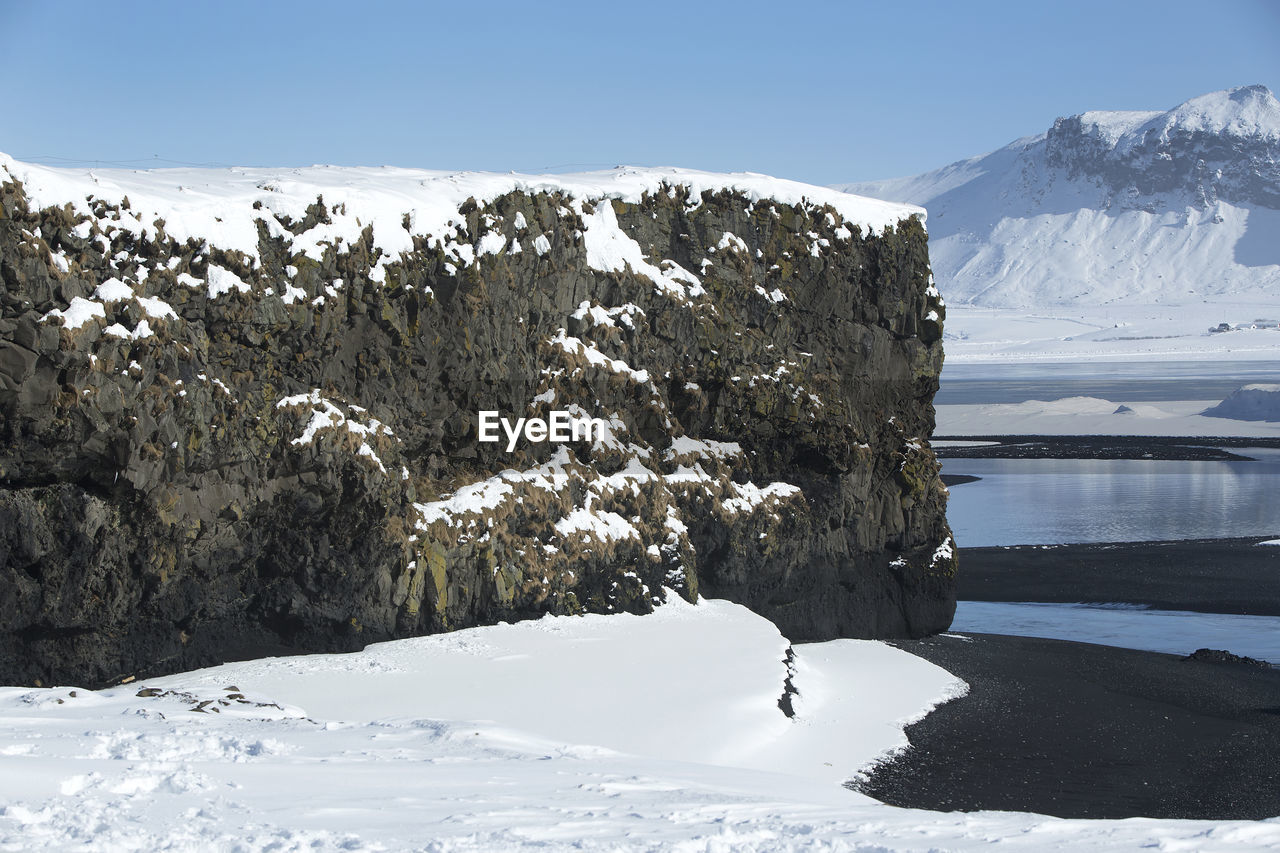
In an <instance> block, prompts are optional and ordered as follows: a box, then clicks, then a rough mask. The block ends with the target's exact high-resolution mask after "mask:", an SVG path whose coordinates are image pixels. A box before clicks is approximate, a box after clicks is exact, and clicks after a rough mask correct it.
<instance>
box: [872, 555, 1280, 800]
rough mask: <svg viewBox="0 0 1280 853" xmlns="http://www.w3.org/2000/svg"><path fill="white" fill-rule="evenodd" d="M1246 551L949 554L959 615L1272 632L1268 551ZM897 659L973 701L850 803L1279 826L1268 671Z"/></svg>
mask: <svg viewBox="0 0 1280 853" xmlns="http://www.w3.org/2000/svg"><path fill="white" fill-rule="evenodd" d="M1258 541H1260V539H1259V538H1257V537H1255V538H1250V539H1222V540H1194V541H1186V542H1144V543H1122V544H1110V545H1063V546H1052V547H1045V546H1021V547H1011V548H968V549H964V548H962V549H961V550H960V567H961V568H960V596H959V597H960V598H961V599H962V600H977V601H1048V602H1077V601H1088V602H1128V603H1133V604H1146V605H1151V606H1154V607H1159V608H1167V609H1181V610H1198V611H1205V612H1221V613H1241V614H1254V615H1280V547H1277V546H1259V545H1257V544H1256V543H1257V542H1258ZM895 645H897V646H899V647H900V648H903V649H905V650H907V651H909V652H911V653H912V654H916V655H919V656H921V657H923V658H925V659H927V660H930V661H932V662H934V663H936V664H938V665H939V666H941V667H943V668H945V669H947V670H948V671H950V672H952V673H954V674H956V675H957V676H959V677H960V678H963V679H964V680H965V681H966V682H968V683H969V685H970V693H969V695H968V696H966V697H963V698H961V699H958V700H956V701H953V702H950V703H948V704H947V705H944V706H942V707H940V708H938V709H937V710H935V711H934V712H933V713H931V714H930V715H929V716H928V717H926V718H925V719H924V720H922V721H921V722H919V723H917V724H915V725H913V726H910V727H909V728H908V729H907V735H908V738H909V739H910V741H911V748H910V749H909V750H908V751H907V752H906V753H904V754H903V755H901V756H900V757H898V758H897V759H896V760H894V761H893V762H890V763H888V764H885V765H882V766H881V767H879V768H878V769H877V770H876V771H875V772H874V773H873V774H871V776H870V778H869V779H868V780H867V781H865V783H864V784H862V785H860V786H859V788H858V789H859V790H861V791H863V792H865V793H867V794H870V795H871V796H874V797H876V798H878V799H881V800H883V801H884V802H886V803H890V804H892V805H900V806H910V807H913V808H929V809H941V810H965V811H970V810H980V809H1011V810H1018V811H1034V812H1040V813H1043V814H1050V815H1055V816H1059V817H1088V818H1121V817H1137V816H1144V817H1163V818H1202V819H1258V818H1267V817H1274V816H1277V815H1280V669H1275V668H1260V667H1256V666H1248V665H1242V664H1228V663H1219V664H1215V663H1207V662H1202V661H1184V660H1182V659H1181V658H1178V657H1176V656H1172V655H1165V654H1157V653H1154V652H1143V651H1134V650H1130V649H1120V648H1114V647H1110V646H1099V645H1090V644H1086V643H1074V642H1066V641H1062V640H1046V639H1035V638H1026V637H1009V636H999V635H993V634H972V635H963V636H960V635H943V636H940V637H931V638H927V639H923V640H916V641H900V642H895Z"/></svg>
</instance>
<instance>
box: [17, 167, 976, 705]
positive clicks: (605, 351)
mask: <svg viewBox="0 0 1280 853" xmlns="http://www.w3.org/2000/svg"><path fill="white" fill-rule="evenodd" d="M10 162H11V161H10ZM0 165H3V164H2V163H0ZM241 174H242V173H241V172H236V173H235V175H236V176H239V175H241ZM214 177H216V176H214ZM79 180H80V185H79V186H78V188H77V189H76V191H75V192H79V193H80V194H79V195H75V192H72V191H70V190H68V191H67V195H66V197H65V199H60V200H59V201H58V205H61V206H56V205H53V204H49V203H48V196H47V193H48V191H47V190H45V195H42V196H40V198H41V199H42V200H43V202H44V203H43V204H42V205H40V204H36V203H35V202H33V201H32V198H33V195H32V194H31V193H30V192H29V191H28V189H27V187H26V186H25V185H24V183H23V182H22V181H20V180H18V179H16V178H14V177H12V175H10V174H6V173H5V172H4V171H3V169H0V181H2V182H3V183H2V186H0V436H3V442H2V443H0V682H2V683H34V682H36V681H37V680H41V681H43V682H45V683H48V682H54V681H61V682H67V681H76V682H87V683H105V682H110V681H113V680H116V679H119V678H121V677H123V676H126V675H128V674H134V673H155V672H160V671H170V670H177V669H182V668H189V667H194V666H198V665H204V664H208V663H212V662H216V661H219V660H224V659H228V658H232V657H236V656H243V655H252V654H261V653H263V652H265V651H269V652H272V653H278V652H279V651H281V650H350V649H356V648H359V647H361V646H363V645H365V644H366V643H369V642H374V641H379V640H386V639H390V638H395V637H404V636H411V635H415V634H422V633H428V632H434V631H442V630H449V629H455V628H460V627H465V626H469V625H475V624H483V623H487V622H493V621H495V620H499V619H513V618H524V617H530V616H536V615H539V614H542V613H547V612H551V613H574V612H581V611H584V610H585V611H597V612H609V611H617V610H626V611H632V612H645V611H647V610H649V609H651V608H652V607H653V606H654V605H655V604H658V603H660V602H661V601H662V600H663V599H664V597H665V596H666V595H667V594H668V591H673V592H674V593H675V594H678V595H681V596H684V597H686V598H689V599H693V598H694V597H696V596H697V595H698V594H699V593H701V594H703V595H708V596H718V597H725V598H729V599H732V600H735V601H739V602H742V603H744V604H746V605H748V606H750V607H752V608H753V609H755V610H757V611H758V612H760V613H762V614H764V615H765V616H767V617H769V618H771V619H773V620H775V621H776V622H777V623H778V624H779V626H780V627H781V629H782V630H783V631H784V633H786V634H787V635H788V636H789V637H791V638H792V639H794V640H813V639H822V638H830V637H836V636H855V637H885V636H921V635H924V634H928V633H930V632H934V631H938V630H941V629H944V628H946V627H947V626H948V624H949V622H950V619H951V614H952V611H953V607H954V584H955V567H956V564H955V557H954V549H953V548H952V547H951V544H950V532H949V530H948V528H947V526H946V521H945V518H944V508H945V490H944V488H943V486H942V484H941V482H940V480H939V478H938V467H937V463H936V460H935V458H934V455H933V453H932V451H931V450H930V448H929V445H928V443H927V439H928V437H929V435H930V433H931V432H932V429H933V407H932V403H931V400H932V397H933V394H934V391H935V390H936V389H937V384H938V378H937V377H938V371H939V369H940V367H941V361H942V350H941V343H940V340H941V317H942V313H943V312H942V306H941V304H940V301H939V300H938V298H937V295H936V291H935V290H933V288H932V287H930V286H929V270H928V257H927V250H926V237H925V232H924V229H923V227H922V226H921V224H920V222H919V221H918V220H916V219H915V218H912V217H910V216H909V215H908V216H906V218H904V219H902V220H901V221H900V222H898V223H897V224H896V226H892V227H885V228H883V229H880V230H879V231H877V232H875V233H872V232H869V231H867V230H866V229H861V228H858V227H857V226H856V225H853V224H851V223H846V222H845V219H844V217H843V216H841V214H840V212H839V210H836V209H835V208H832V207H830V206H829V205H818V204H814V203H809V202H802V203H797V204H784V203H782V202H775V201H770V200H768V199H764V200H761V199H758V198H757V199H753V198H749V197H747V196H745V195H742V194H740V193H735V192H732V191H727V190H725V191H719V192H713V191H711V190H706V191H703V192H700V193H695V192H693V191H692V190H690V189H689V187H687V186H683V185H679V184H678V182H677V183H676V184H674V185H666V184H664V185H662V186H661V188H660V190H658V191H651V192H645V193H644V194H643V195H641V194H637V195H636V196H635V197H634V198H632V199H631V200H630V201H623V200H619V199H613V200H610V199H601V198H599V197H596V198H594V199H593V198H590V197H587V196H585V195H584V196H583V197H574V196H572V195H570V194H568V193H567V191H565V190H563V189H557V188H555V187H551V188H546V189H539V190H537V191H523V190H520V189H519V188H518V187H516V186H515V185H514V183H513V188H512V189H511V190H510V191H508V192H504V193H495V194H494V195H493V196H492V197H489V198H487V199H483V200H476V199H468V200H466V202H465V203H462V204H460V205H457V206H456V207H457V209H456V211H455V213H454V216H453V217H452V221H450V222H445V223H444V225H445V226H447V227H444V228H443V229H441V230H437V231H436V232H435V233H430V232H429V231H427V230H425V228H427V227H428V226H423V225H421V224H420V223H419V224H415V210H416V208H414V209H411V207H410V205H409V202H408V201H406V202H405V208H404V211H405V212H404V214H403V231H404V232H405V233H400V234H398V239H399V240H400V241H401V242H402V243H404V249H403V250H402V251H398V252H388V251H387V250H386V249H385V245H384V244H381V243H379V237H378V233H376V232H375V227H374V226H373V225H371V224H369V223H370V221H371V220H370V218H368V216H369V214H367V213H365V212H363V211H361V210H357V209H355V205H354V204H353V205H352V209H350V210H348V205H347V203H346V202H341V203H337V204H334V203H329V202H326V201H325V200H324V198H323V195H321V194H318V193H313V194H312V196H311V197H309V198H307V199H306V204H305V205H303V206H302V207H301V208H300V207H298V206H296V205H295V206H294V207H293V208H288V206H287V205H284V204H282V203H276V199H277V198H279V197H281V194H284V197H286V200H290V199H289V198H288V197H287V194H288V192H290V189H289V187H288V186H283V185H282V183H277V182H270V181H263V182H260V183H259V184H258V185H257V190H256V191H255V192H256V196H254V197H253V200H252V204H250V199H249V197H248V196H245V197H237V200H236V201H234V202H231V201H225V202H219V203H220V204H223V205H224V207H225V213H221V212H220V213H219V215H218V216H217V217H216V218H215V217H209V218H208V221H209V223H210V224H209V228H210V229H211V233H208V234H207V235H206V234H192V233H190V232H189V230H188V231H181V230H179V228H178V227H177V223H176V221H175V225H174V227H173V228H171V229H170V230H172V231H173V233H174V235H177V236H171V235H170V233H169V231H168V230H166V228H167V227H168V226H167V225H166V223H165V221H164V219H163V218H162V217H161V216H159V215H158V214H157V213H156V212H155V211H156V210H157V208H148V207H147V206H146V205H147V201H146V200H145V199H141V200H140V199H139V197H138V195H137V194H136V193H135V197H134V198H133V199H132V201H131V200H130V199H129V198H127V197H121V193H120V192H119V191H117V192H115V194H114V195H113V193H112V191H111V190H110V189H103V190H100V192H101V197H99V196H97V195H95V194H94V193H95V192H96V191H99V190H98V189H97V183H96V181H97V180H98V179H97V178H96V177H93V179H92V181H91V180H89V179H87V178H84V177H81V178H80V179H79ZM405 180H406V187H408V188H409V189H412V190H413V191H414V192H417V193H418V194H419V195H424V194H425V193H424V191H423V190H421V189H418V188H417V187H418V182H417V181H414V180H410V179H408V178H406V179H405ZM108 183H110V182H109V181H108ZM286 183H287V182H286ZM421 183H423V184H424V185H425V184H426V183H427V182H426V181H422V182H421ZM186 191H187V188H183V189H182V190H181V192H186ZM407 191H408V190H407ZM250 195H252V194H250ZM291 200H292V201H294V202H296V200H297V195H296V191H295V195H294V196H293V197H292V199H291ZM63 201H65V202H66V204H62V202H63ZM302 208H305V210H304V209H302ZM397 215H399V214H397ZM224 216H225V217H226V221H225V222H224ZM362 216H364V217H366V218H364V219H361V217H362ZM236 217H238V219H237V218H236ZM615 221H616V224H615ZM215 223H216V224H215ZM237 223H238V224H239V225H241V226H242V225H244V223H251V226H250V227H251V228H256V230H257V240H256V246H248V247H245V246H243V245H241V246H240V247H239V248H226V247H225V246H230V245H235V241H234V240H231V239H229V238H228V239H225V240H224V239H223V234H224V232H223V230H222V229H224V228H225V229H226V233H232V232H234V229H235V227H237ZM183 227H184V228H187V229H189V228H190V225H189V223H187V224H185V225H184V226H183ZM378 227H379V228H383V229H384V231H385V230H390V229H388V228H387V226H386V225H385V223H383V224H380V225H379V226H378ZM430 227H435V226H430ZM250 233H252V230H251V231H250ZM341 234H346V237H345V238H344V237H343V236H338V235H341ZM406 235H407V236H406ZM384 236H385V235H384ZM731 236H733V237H735V239H730V237H731ZM610 240H612V241H613V242H609V241H610ZM632 241H634V242H632ZM637 244H638V245H637ZM618 245H622V246H623V249H626V248H627V247H628V246H635V247H636V248H638V249H641V250H642V251H643V253H644V256H645V257H646V258H647V262H645V263H643V264H642V263H641V262H640V261H639V260H638V259H637V258H638V256H637V257H633V258H632V263H631V266H627V265H626V264H625V263H623V262H621V261H618V262H616V263H612V262H611V261H610V257H611V256H610V255H609V252H608V251H606V250H608V249H610V247H614V248H616V247H617V246H618ZM602 247H603V248H602ZM623 254H624V255H625V251H624V252H623ZM648 264H653V265H654V266H653V267H649V266H648ZM637 265H643V266H646V269H645V270H640V271H635V270H634V269H633V268H634V267H635V266H637ZM689 271H697V272H696V273H694V272H689ZM553 409H561V410H566V409H567V410H573V411H580V412H581V413H582V414H584V415H589V416H593V417H600V418H603V419H606V420H608V421H609V422H610V429H609V434H608V435H607V436H605V438H604V439H602V440H600V441H596V442H594V443H589V442H586V441H579V442H572V443H568V444H560V445H556V444H551V443H546V442H543V443H529V442H521V443H520V444H519V445H518V446H517V448H516V450H515V451H514V452H513V453H510V454H508V453H507V452H505V450H506V448H505V441H503V442H499V443H496V444H494V443H483V442H479V441H478V440H477V413H478V412H479V411H482V410H495V411H498V412H500V413H502V414H503V415H504V416H509V417H511V418H513V419H514V418H516V417H522V416H532V415H539V414H541V415H545V414H547V413H548V412H549V411H550V410H553Z"/></svg>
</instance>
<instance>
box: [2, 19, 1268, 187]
mask: <svg viewBox="0 0 1280 853" xmlns="http://www.w3.org/2000/svg"><path fill="white" fill-rule="evenodd" d="M0 33H4V45H5V48H4V53H5V62H4V66H5V70H6V74H5V75H4V77H3V84H2V85H3V94H2V95H0V97H3V102H4V105H5V107H4V111H3V120H0V151H3V152H5V153H7V154H10V155H11V156H14V157H18V158H19V159H28V160H38V161H40V162H50V163H53V162H61V161H58V160H54V159H52V158H67V159H68V160H72V161H76V162H77V163H83V162H88V161H95V160H102V161H128V164H129V165H138V166H146V165H148V164H149V165H164V164H165V161H181V162H195V163H216V164H224V165H275V166H289V165H306V164H311V163H334V164H344V165H346V164H351V165H382V164H393V165H402V166H421V167H426V168H439V169H492V170H502V171H505V170H508V169H514V170H517V171H546V170H550V171H566V170H581V169H585V168H607V167H610V166H613V165H617V164H621V163H627V164H637V165H676V166H688V167H694V168H704V169H713V170H717V171H737V170H750V171H756V172H765V173H769V174H774V175H780V176H784V177H789V178H795V179H798V180H804V181H810V182H814V183H833V182H838V181H846V180H866V179H873V178H882V177H893V176H898V175H906V174H914V173H916V172H922V171H926V170H928V169H932V168H936V167H938V166H941V165H944V164H946V163H949V162H951V161H954V160H957V159H960V158H963V157H967V156H971V155H975V154H981V153H984V152H986V151H990V150H992V149H994V148H998V147H1000V146H1002V145H1004V144H1006V143H1008V142H1010V141H1011V140H1013V139H1015V138H1017V137H1019V136H1025V135H1029V134H1032V133H1037V132H1040V131H1042V130H1044V129H1045V128H1046V127H1047V126H1048V125H1049V124H1050V123H1051V122H1052V121H1053V119H1054V118H1055V117H1057V116H1060V115H1069V114H1072V113H1076V112H1081V111H1083V110H1086V109H1165V108H1169V107H1172V106H1174V105H1176V104H1178V103H1179V102H1181V101H1183V100H1186V99H1187V98H1190V97H1193V96H1195V95H1199V94H1203V93H1205V92H1209V91H1213V90H1215V89H1221V88H1227V87H1230V86H1238V85H1244V84H1249V83H1263V84H1265V85H1268V86H1270V87H1271V88H1272V89H1273V91H1274V90H1276V89H1278V88H1280V2H1272V0H1236V2H1230V0H1227V2H1223V0H1218V2H1215V3H1212V4H1209V3H1205V2H1203V0H1200V1H1199V2H1181V1H1180V0H1162V2H1145V1H1144V2H1117V0H1110V2H1093V0H1077V2H1070V3H1028V2H1016V3H1015V2H1008V3H989V2H981V3H976V2H971V3H960V2H912V3H896V2H891V0H877V2H871V3H861V2H848V3H782V2H776V3H756V2H749V1H748V0H744V1H743V2H734V3H721V2H706V3H699V2H695V1H694V0H685V2H665V0H650V2H645V3H630V4H622V3H610V2H604V0H602V2H597V3H580V2H561V3H557V2H541V3H536V2H527V0H526V2H522V3H508V2H502V1H501V0H494V2H489V3H487V4H480V3H475V2H459V0H454V2H449V3H436V2H421V3H412V2H378V0H366V2H360V3H350V4H339V3H329V2H315V3H306V4H303V3H296V4H295V3H284V2H279V3H272V2H269V0H260V2H257V3H246V2H236V0H231V1H230V2H216V3H212V2H210V3H197V2H164V3H160V2H119V3H102V2H94V3H83V2H57V3H52V2H28V0H0ZM157 158H159V159H157Z"/></svg>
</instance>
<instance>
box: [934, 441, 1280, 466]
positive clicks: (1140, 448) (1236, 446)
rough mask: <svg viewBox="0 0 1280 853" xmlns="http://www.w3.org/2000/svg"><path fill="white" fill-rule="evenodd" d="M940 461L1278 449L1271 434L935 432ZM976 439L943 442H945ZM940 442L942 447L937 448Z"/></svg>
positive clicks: (1244, 453) (1230, 457) (1240, 457)
mask: <svg viewBox="0 0 1280 853" xmlns="http://www.w3.org/2000/svg"><path fill="white" fill-rule="evenodd" d="M931 441H933V442H935V445H934V452H935V453H936V454H937V455H938V458H939V459H1152V460H1155V459H1160V460H1201V461H1237V462H1240V461H1248V460H1250V459H1252V458H1253V457H1252V456H1250V455H1249V448H1253V447H1260V448H1268V449H1275V448H1280V439H1276V438H1215V437H1212V436H1209V437H1205V436H1189V437H1187V436H1181V437H1180V436H1151V435H935V436H934V437H933V438H932V439H931ZM953 441H962V442H981V444H978V445H973V446H966V445H961V446H948V445H947V444H946V442H953ZM939 445H941V446H939Z"/></svg>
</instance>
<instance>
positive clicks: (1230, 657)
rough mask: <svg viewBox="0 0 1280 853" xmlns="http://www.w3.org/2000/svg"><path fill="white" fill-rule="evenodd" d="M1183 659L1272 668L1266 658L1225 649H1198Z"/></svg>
mask: <svg viewBox="0 0 1280 853" xmlns="http://www.w3.org/2000/svg"><path fill="white" fill-rule="evenodd" d="M1183 660H1187V661H1191V660H1194V661H1200V662H1201V663H1230V664H1243V665H1244V666H1256V667H1259V668H1261V669H1271V664H1269V663H1267V662H1266V661H1264V660H1258V659H1257V658H1251V657H1245V656H1244V655H1237V654H1232V653H1231V652H1229V651H1226V650H1225V649H1196V650H1195V651H1194V652H1192V653H1191V654H1189V655H1187V656H1186V657H1185V658H1183Z"/></svg>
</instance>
